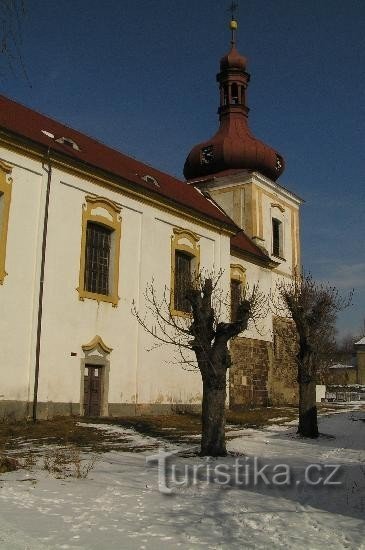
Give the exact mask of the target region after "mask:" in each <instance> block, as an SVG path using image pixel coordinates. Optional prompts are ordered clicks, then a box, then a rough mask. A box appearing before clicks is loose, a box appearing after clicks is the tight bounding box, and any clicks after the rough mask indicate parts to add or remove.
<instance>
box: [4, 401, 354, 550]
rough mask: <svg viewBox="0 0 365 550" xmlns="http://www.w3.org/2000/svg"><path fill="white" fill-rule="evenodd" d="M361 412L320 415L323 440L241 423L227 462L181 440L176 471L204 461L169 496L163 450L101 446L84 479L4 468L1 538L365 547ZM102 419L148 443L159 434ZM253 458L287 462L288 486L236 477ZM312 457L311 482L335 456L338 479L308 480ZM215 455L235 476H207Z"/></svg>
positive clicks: (111, 544) (125, 544)
mask: <svg viewBox="0 0 365 550" xmlns="http://www.w3.org/2000/svg"><path fill="white" fill-rule="evenodd" d="M364 418H365V412H364V411H351V412H342V413H341V414H337V415H331V416H326V417H321V418H320V431H321V433H322V434H325V435H322V436H321V437H320V438H319V439H318V440H314V441H313V440H311V441H305V440H303V439H300V438H298V437H297V435H296V434H295V428H294V427H293V426H289V427H288V426H275V425H270V426H269V427H267V428H265V429H260V430H258V429H257V430H256V429H245V430H238V431H236V432H232V436H234V438H233V439H230V441H229V443H228V448H229V451H230V456H228V457H226V458H224V459H219V460H218V459H217V460H209V461H207V460H206V459H201V458H198V457H196V456H192V455H191V454H190V455H189V453H187V452H186V450H187V446H186V445H185V444H184V445H183V446H181V447H179V449H180V453H179V454H177V455H174V458H173V463H169V465H170V470H169V472H170V475H171V473H172V472H171V470H172V468H173V464H174V465H175V466H176V469H177V471H179V472H180V473H183V472H184V471H185V469H188V471H189V472H190V471H191V469H193V468H194V466H195V467H196V466H197V465H199V466H200V468H201V470H200V473H199V474H197V476H196V480H197V483H196V484H193V483H192V482H190V484H182V485H178V484H177V483H171V482H168V483H167V484H168V486H169V487H170V488H172V489H173V493H172V494H169V495H166V494H161V493H160V492H159V490H158V468H157V464H155V463H153V464H148V465H146V458H147V457H148V456H149V455H150V454H151V452H153V453H156V450H155V451H150V450H146V451H143V452H138V453H133V452H117V451H112V452H107V453H104V454H102V455H100V459H99V460H98V462H97V463H96V465H95V468H94V469H93V470H92V471H91V472H90V474H89V477H88V478H87V479H74V478H66V479H55V478H53V477H52V476H51V475H49V474H48V473H47V472H45V471H44V470H41V469H36V470H35V471H33V472H25V471H17V472H11V473H8V474H1V475H0V478H1V481H0V548H1V549H5V550H7V549H16V550H18V549H21V550H35V549H37V550H43V549H57V550H58V549H70V550H76V549H91V550H93V549H99V548H102V549H107V550H109V549H110V550H114V549H118V550H119V549H123V550H124V549H141V550H143V549H148V550H154V549H158V550H160V549H164V548H168V549H170V548H182V549H193V548H206V549H223V548H229V549H231V548H232V549H236V548H237V549H238V548H240V549H242V548H243V549H246V548H247V549H250V548H255V549H267V548H270V549H271V548H274V549H276V548H284V549H294V548H296V549H304V548H305V549H310V550H317V549H322V548H323V547H324V546H325V545H327V546H331V548H332V549H346V548H347V549H365V467H364V462H365V460H364V459H365V452H364V448H365V422H364V421H363V419H364ZM95 426H96V427H98V428H99V429H106V430H114V431H115V434H116V437H119V436H123V437H129V438H130V439H131V440H132V443H133V445H135V444H136V445H139V444H140V445H141V446H142V447H143V445H146V447H148V446H149V444H151V443H152V441H150V440H151V439H154V438H146V437H143V436H141V435H139V434H136V432H134V431H133V430H130V429H128V430H127V429H124V428H121V427H119V426H115V427H114V426H110V425H104V426H103V425H98V424H96V425H95ZM154 443H158V441H154ZM161 447H164V448H165V449H167V450H171V449H172V448H173V447H172V445H171V443H170V444H168V445H167V446H166V445H162V446H161ZM255 456H256V457H259V458H258V461H259V467H262V466H264V465H265V464H267V471H266V473H267V475H268V477H270V473H272V471H273V468H274V467H275V465H277V464H280V463H281V464H288V465H290V469H291V480H290V485H281V486H277V485H273V484H271V485H266V484H265V482H264V481H262V482H261V483H258V484H255V483H253V481H252V475H251V471H249V472H250V476H251V477H250V478H249V481H250V483H247V484H243V485H242V484H241V485H238V484H237V479H235V478H233V477H232V475H231V474H232V472H233V471H235V470H234V469H235V465H236V464H237V460H238V461H241V463H242V464H246V465H247V466H252V463H253V461H254V457H255ZM171 460H172V459H171ZM310 464H316V465H317V467H316V468H315V469H313V470H311V476H310V478H311V480H312V481H313V480H314V481H316V480H317V479H318V476H319V475H322V474H328V473H329V472H327V470H326V469H325V465H326V464H327V465H329V464H331V465H339V466H340V471H339V472H338V473H337V474H336V476H334V479H335V480H337V481H340V483H341V485H334V486H323V484H319V485H308V484H305V483H304V481H303V480H304V472H305V468H306V467H307V466H308V465H310ZM218 465H220V466H224V467H225V468H226V470H225V471H226V473H227V472H228V473H229V474H230V477H229V483H227V484H225V485H224V484H219V482H221V481H222V477H219V476H218V477H215V476H211V479H212V478H215V480H216V483H213V482H211V483H208V482H207V481H206V477H207V475H208V474H207V473H206V472H207V466H209V467H210V468H211V470H209V471H210V472H212V471H213V469H214V468H216V467H217V466H218ZM318 468H321V471H319V470H318ZM332 469H333V468H332ZM217 471H218V470H214V472H217ZM247 471H248V470H247ZM247 471H246V473H247ZM209 475H211V474H209ZM169 479H170V478H169ZM244 479H246V480H247V478H238V481H241V482H242V481H243V480H244ZM270 479H271V478H270ZM180 481H183V478H181V479H180ZM298 481H299V483H297V482H298Z"/></svg>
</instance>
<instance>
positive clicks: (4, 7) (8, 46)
mask: <svg viewBox="0 0 365 550" xmlns="http://www.w3.org/2000/svg"><path fill="white" fill-rule="evenodd" d="M24 15H25V0H0V78H4V76H5V75H6V73H8V72H11V73H12V74H16V70H17V69H18V68H19V67H20V69H21V71H22V73H23V75H24V76H25V78H26V79H27V80H28V76H27V73H26V70H25V67H24V63H23V56H22V22H23V18H24Z"/></svg>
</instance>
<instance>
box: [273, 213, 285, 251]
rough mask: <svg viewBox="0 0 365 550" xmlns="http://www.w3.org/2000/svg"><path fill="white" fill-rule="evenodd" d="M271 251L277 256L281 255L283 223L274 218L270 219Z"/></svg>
mask: <svg viewBox="0 0 365 550" xmlns="http://www.w3.org/2000/svg"><path fill="white" fill-rule="evenodd" d="M272 253H273V255H274V256H278V257H279V258H280V257H282V256H283V224H282V222H281V221H280V220H277V219H276V218H273V219H272Z"/></svg>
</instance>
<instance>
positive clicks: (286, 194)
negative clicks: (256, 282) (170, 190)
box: [184, 16, 302, 275]
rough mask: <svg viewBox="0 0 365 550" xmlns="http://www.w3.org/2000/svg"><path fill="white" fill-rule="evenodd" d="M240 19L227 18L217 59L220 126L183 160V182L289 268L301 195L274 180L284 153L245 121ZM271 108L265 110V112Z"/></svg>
mask: <svg viewBox="0 0 365 550" xmlns="http://www.w3.org/2000/svg"><path fill="white" fill-rule="evenodd" d="M237 28H238V23H237V20H236V19H235V18H234V16H232V19H231V21H230V30H231V47H230V51H229V52H228V53H227V54H226V55H224V56H223V57H222V59H221V60H220V71H219V73H218V74H217V82H218V86H219V108H218V115H219V128H218V131H217V132H216V134H215V135H214V136H213V137H212V138H211V139H209V140H207V141H205V142H203V143H200V144H198V145H195V146H194V147H193V149H192V150H191V151H190V153H189V155H188V157H187V159H186V161H185V166H184V175H185V178H186V179H187V182H188V183H189V184H191V185H194V186H195V187H197V188H199V189H200V190H201V191H204V192H208V193H209V194H210V195H211V197H212V198H213V199H214V200H215V201H216V202H217V203H218V204H219V205H220V206H221V207H222V208H223V209H224V210H225V212H227V214H228V215H229V216H230V217H231V218H232V219H233V220H234V221H235V223H236V224H237V225H238V226H239V227H241V228H242V229H243V230H244V231H245V233H246V234H247V235H248V236H249V237H250V238H251V239H252V240H253V241H254V242H255V244H257V245H258V246H260V247H261V248H262V249H263V250H264V251H265V252H266V253H267V254H268V255H269V256H271V259H272V260H273V261H274V262H276V263H277V264H278V270H280V271H281V272H284V273H285V274H288V275H290V274H292V273H293V272H294V270H296V269H298V267H300V243H299V206H300V204H301V202H302V201H301V199H299V198H298V197H297V196H295V195H294V194H293V193H291V192H290V191H288V190H287V189H285V188H284V187H282V186H280V185H279V184H278V183H276V180H277V179H278V178H279V176H280V175H281V174H282V173H283V171H284V167H285V161H284V158H283V156H282V155H281V154H280V153H279V152H278V151H276V150H275V149H273V148H272V147H270V146H269V145H267V144H265V143H263V142H262V141H260V140H259V139H257V138H256V137H255V136H254V135H253V133H252V132H251V130H250V128H249V126H248V114H249V108H248V106H247V99H246V95H247V88H248V84H249V81H250V75H249V73H248V72H247V70H246V69H247V59H246V58H245V57H244V56H242V55H241V54H240V53H239V52H238V50H237V46H236V33H237ZM268 114H269V113H268Z"/></svg>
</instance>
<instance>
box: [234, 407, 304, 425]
mask: <svg viewBox="0 0 365 550" xmlns="http://www.w3.org/2000/svg"><path fill="white" fill-rule="evenodd" d="M297 417H298V409H297V407H262V408H261V407H260V408H253V409H242V410H241V409H237V410H230V411H228V412H227V422H228V423H229V424H237V425H238V426H242V427H244V428H260V427H262V426H266V425H267V424H269V423H270V420H272V419H275V418H280V419H282V420H281V421H280V422H287V421H290V420H295V419H296V418H297ZM284 419H285V420H284Z"/></svg>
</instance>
